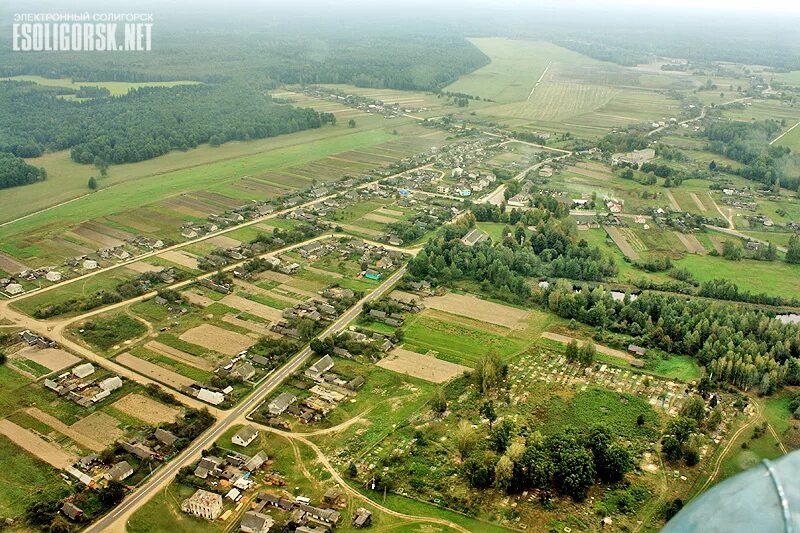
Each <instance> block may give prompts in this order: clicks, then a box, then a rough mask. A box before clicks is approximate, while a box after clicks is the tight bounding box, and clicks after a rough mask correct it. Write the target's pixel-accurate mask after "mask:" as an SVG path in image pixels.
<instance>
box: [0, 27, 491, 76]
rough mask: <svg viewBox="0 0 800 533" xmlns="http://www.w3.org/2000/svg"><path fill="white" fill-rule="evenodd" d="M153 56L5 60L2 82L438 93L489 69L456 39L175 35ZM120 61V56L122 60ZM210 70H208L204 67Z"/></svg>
mask: <svg viewBox="0 0 800 533" xmlns="http://www.w3.org/2000/svg"><path fill="white" fill-rule="evenodd" d="M160 46H161V48H160V49H159V52H161V53H158V54H153V55H152V56H149V57H148V58H147V61H142V59H141V57H140V56H136V55H132V56H131V55H126V54H123V55H122V56H120V55H116V56H114V57H113V58H107V57H104V56H97V55H95V54H81V53H60V52H59V53H54V54H37V55H31V54H27V55H25V57H24V58H22V57H20V56H21V55H22V54H16V55H14V54H3V53H2V51H0V65H2V66H0V76H16V75H22V74H27V75H38V76H43V77H47V78H73V79H75V80H79V81H128V82H143V81H167V80H198V81H203V82H206V83H219V82H222V81H226V80H239V81H244V80H246V81H254V80H255V81H258V82H260V83H265V84H267V85H269V86H271V87H275V86H277V85H278V84H296V83H302V84H319V83H347V84H352V85H356V86H359V87H378V88H382V87H388V88H392V89H404V90H412V89H413V90H431V91H432V90H436V89H440V88H442V87H444V86H446V85H448V84H450V83H452V82H453V81H455V80H456V79H457V78H458V77H459V76H461V75H462V74H466V73H468V72H471V71H473V70H475V69H476V68H479V67H481V66H483V65H485V64H487V63H488V62H489V58H488V57H486V56H485V55H484V54H483V53H482V52H481V51H480V50H478V49H477V48H476V47H475V46H473V45H472V44H470V43H469V42H468V41H466V40H464V39H462V38H460V37H446V36H438V35H435V34H432V35H425V36H415V35H404V36H382V35H374V36H369V35H363V31H362V32H360V34H359V35H354V36H344V35H336V36H330V37H320V36H318V35H285V34H283V33H281V34H279V35H277V36H276V35H273V34H269V35H266V34H251V35H247V36H241V35H239V34H238V33H231V34H227V33H224V34H217V33H215V34H210V35H204V36H203V39H197V37H196V35H194V34H192V35H183V34H177V35H175V36H171V37H170V38H169V40H167V41H166V42H165V41H164V40H162V41H161V42H160ZM123 56H124V57H123ZM210 64H211V65H214V68H212V69H209V68H208V67H209V65H210Z"/></svg>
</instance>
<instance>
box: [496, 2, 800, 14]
mask: <svg viewBox="0 0 800 533" xmlns="http://www.w3.org/2000/svg"><path fill="white" fill-rule="evenodd" d="M497 1H498V3H505V2H506V1H508V2H510V3H514V4H518V5H534V6H535V5H544V4H545V3H544V2H539V1H538V0H497ZM559 5H587V6H591V7H593V8H598V7H602V6H610V7H611V6H613V7H659V8H671V9H673V10H675V11H678V10H681V9H702V10H719V11H721V12H728V13H730V12H742V11H745V12H746V11H756V12H762V13H763V12H764V11H771V12H778V13H793V14H800V1H798V0H599V1H597V0H596V1H591V0H562V1H560V2H559Z"/></svg>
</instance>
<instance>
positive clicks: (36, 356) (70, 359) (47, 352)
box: [14, 346, 80, 372]
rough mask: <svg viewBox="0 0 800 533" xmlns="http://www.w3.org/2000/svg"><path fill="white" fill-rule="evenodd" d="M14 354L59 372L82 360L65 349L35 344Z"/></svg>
mask: <svg viewBox="0 0 800 533" xmlns="http://www.w3.org/2000/svg"><path fill="white" fill-rule="evenodd" d="M14 356H15V357H24V358H25V359H28V360H30V361H33V362H34V363H36V364H38V365H41V366H43V367H45V368H48V369H49V370H50V371H51V372H58V371H59V370H62V369H64V368H67V367H69V366H72V365H74V364H75V363H77V362H78V361H80V359H79V358H78V357H75V356H74V355H72V354H71V353H69V352H65V351H64V350H59V349H58V348H45V349H40V348H36V347H33V346H28V347H26V348H23V349H22V350H20V351H18V352H17V353H16V354H14Z"/></svg>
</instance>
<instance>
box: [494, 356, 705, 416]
mask: <svg viewBox="0 0 800 533" xmlns="http://www.w3.org/2000/svg"><path fill="white" fill-rule="evenodd" d="M509 376H511V377H510V378H509V379H510V381H511V400H512V402H513V403H515V404H523V405H524V404H526V403H527V402H528V401H529V400H530V399H531V394H533V392H532V390H533V389H531V387H530V383H531V381H538V382H543V383H546V384H548V385H557V386H561V387H567V388H574V389H577V390H579V391H585V390H586V389H588V388H589V387H590V386H592V385H596V386H600V387H602V388H605V389H608V390H612V391H615V392H618V393H627V394H633V395H636V396H639V397H641V398H642V399H644V400H646V401H647V403H649V404H650V405H651V406H653V407H655V408H658V409H661V410H663V411H664V412H666V413H668V414H669V415H672V416H674V415H677V414H678V411H679V410H680V408H681V406H682V405H683V403H684V402H685V401H686V399H688V398H689V396H690V394H688V393H687V392H686V385H685V384H684V383H681V382H676V381H668V380H665V379H661V378H657V377H654V376H650V375H645V374H639V373H637V372H633V371H631V370H624V369H622V368H616V367H613V366H609V365H606V364H599V365H595V366H590V367H583V366H581V365H580V364H578V363H571V362H569V361H567V358H566V357H565V356H563V355H560V354H555V353H550V352H546V351H543V352H542V353H539V354H532V353H528V354H525V355H524V356H522V357H521V358H520V359H518V360H517V361H515V362H514V363H512V364H511V366H510V367H509Z"/></svg>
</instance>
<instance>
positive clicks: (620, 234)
mask: <svg viewBox="0 0 800 533" xmlns="http://www.w3.org/2000/svg"><path fill="white" fill-rule="evenodd" d="M605 230H606V232H607V233H608V236H609V237H611V239H612V240H613V241H614V244H616V245H617V246H618V247H619V249H620V251H621V252H622V253H623V255H625V257H627V258H628V259H630V260H631V261H638V260H639V259H641V256H640V255H639V252H640V251H643V250H644V245H642V244H641V243H640V242H637V241H634V242H633V243H632V242H630V240H629V239H630V235H629V233H628V232H627V231H625V230H624V229H623V228H618V227H616V226H605ZM637 248H638V250H637Z"/></svg>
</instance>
